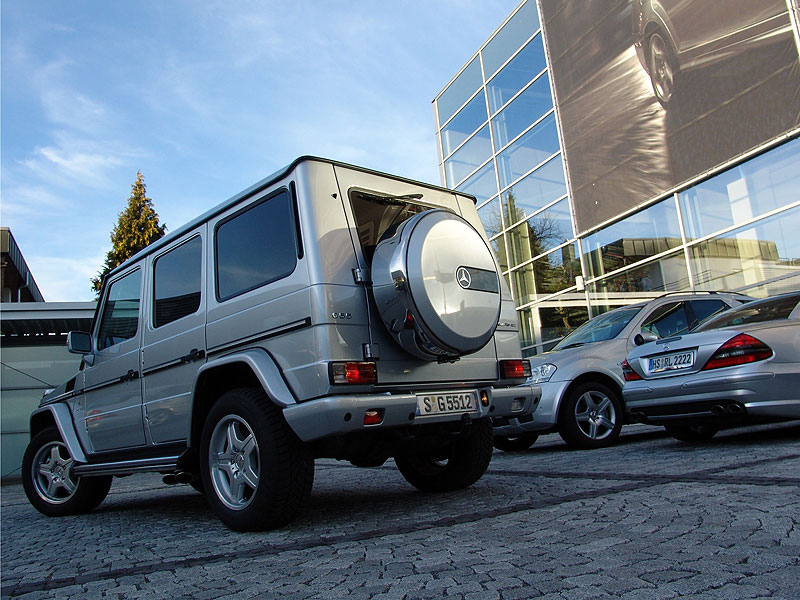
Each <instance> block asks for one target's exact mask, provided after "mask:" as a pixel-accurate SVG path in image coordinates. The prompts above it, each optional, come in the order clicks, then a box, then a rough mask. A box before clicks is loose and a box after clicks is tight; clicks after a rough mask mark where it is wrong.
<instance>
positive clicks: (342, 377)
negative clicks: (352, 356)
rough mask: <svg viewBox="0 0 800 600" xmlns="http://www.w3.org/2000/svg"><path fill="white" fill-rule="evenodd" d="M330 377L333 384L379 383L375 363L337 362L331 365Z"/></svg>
mask: <svg viewBox="0 0 800 600" xmlns="http://www.w3.org/2000/svg"><path fill="white" fill-rule="evenodd" d="M330 377H331V383H357V384H370V383H377V382H378V368H377V366H376V365H375V363H374V362H365V361H363V362H362V361H359V362H356V361H352V362H335V363H331V364H330Z"/></svg>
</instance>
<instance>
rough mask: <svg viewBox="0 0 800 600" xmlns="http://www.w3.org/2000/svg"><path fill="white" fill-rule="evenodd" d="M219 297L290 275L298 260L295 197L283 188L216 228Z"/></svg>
mask: <svg viewBox="0 0 800 600" xmlns="http://www.w3.org/2000/svg"><path fill="white" fill-rule="evenodd" d="M215 250H216V252H215V256H216V265H215V266H216V282H217V298H219V299H220V300H228V299H229V298H233V297H234V296H238V295H240V294H244V293H245V292H249V291H250V290H253V289H255V288H257V287H259V286H262V285H265V284H267V283H270V282H271V281H275V280H276V279H280V278H281V277H285V276H287V275H289V274H290V273H291V272H292V271H294V268H295V266H296V264H297V241H296V238H295V226H294V216H293V209H292V201H291V199H290V196H289V193H288V192H286V191H283V192H281V193H279V194H278V195H276V196H272V197H271V198H268V199H267V200H265V201H264V202H260V203H259V204H256V205H255V206H251V207H250V208H248V209H247V210H245V211H243V212H240V213H238V214H237V215H234V216H233V217H231V218H230V219H228V220H226V221H223V222H222V224H221V225H219V227H217V231H216V239H215Z"/></svg>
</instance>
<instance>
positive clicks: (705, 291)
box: [656, 290, 750, 298]
mask: <svg viewBox="0 0 800 600" xmlns="http://www.w3.org/2000/svg"><path fill="white" fill-rule="evenodd" d="M695 294H731V295H734V296H744V297H745V298H750V296H748V295H747V294H744V293H742V292H729V291H728V290H697V291H694V292H692V291H685V292H665V293H663V294H661V295H660V296H656V298H664V297H666V296H676V295H685V296H693V295H695Z"/></svg>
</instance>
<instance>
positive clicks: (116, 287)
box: [97, 269, 142, 350]
mask: <svg viewBox="0 0 800 600" xmlns="http://www.w3.org/2000/svg"><path fill="white" fill-rule="evenodd" d="M141 289H142V272H141V271H140V270H139V269H137V270H136V271H134V272H132V273H129V274H128V275H126V276H125V277H123V278H122V279H118V280H117V281H115V282H114V283H112V284H111V287H109V289H108V294H107V297H106V303H105V306H103V316H102V317H101V318H100V330H99V331H98V333H97V349H98V350H103V349H104V348H108V347H109V346H113V345H114V344H119V343H120V342H124V341H125V340H129V339H130V338H132V337H134V336H135V335H136V332H137V331H138V329H139V298H140V295H141Z"/></svg>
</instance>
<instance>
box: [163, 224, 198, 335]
mask: <svg viewBox="0 0 800 600" xmlns="http://www.w3.org/2000/svg"><path fill="white" fill-rule="evenodd" d="M202 252H203V241H202V240H201V239H200V237H195V238H192V239H191V240H189V241H188V242H186V243H185V244H182V245H180V246H178V247H177V248H175V249H174V250H170V251H169V252H167V253H166V254H164V255H163V256H159V257H158V258H157V259H156V261H155V265H154V269H153V270H154V274H153V297H154V303H153V304H154V309H153V326H154V327H161V326H162V325H166V324H167V323H172V322H173V321H176V320H177V319H180V318H181V317H185V316H187V315H191V314H193V313H195V312H197V309H198V308H200V286H201V281H200V276H201V265H202V260H203V255H202Z"/></svg>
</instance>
